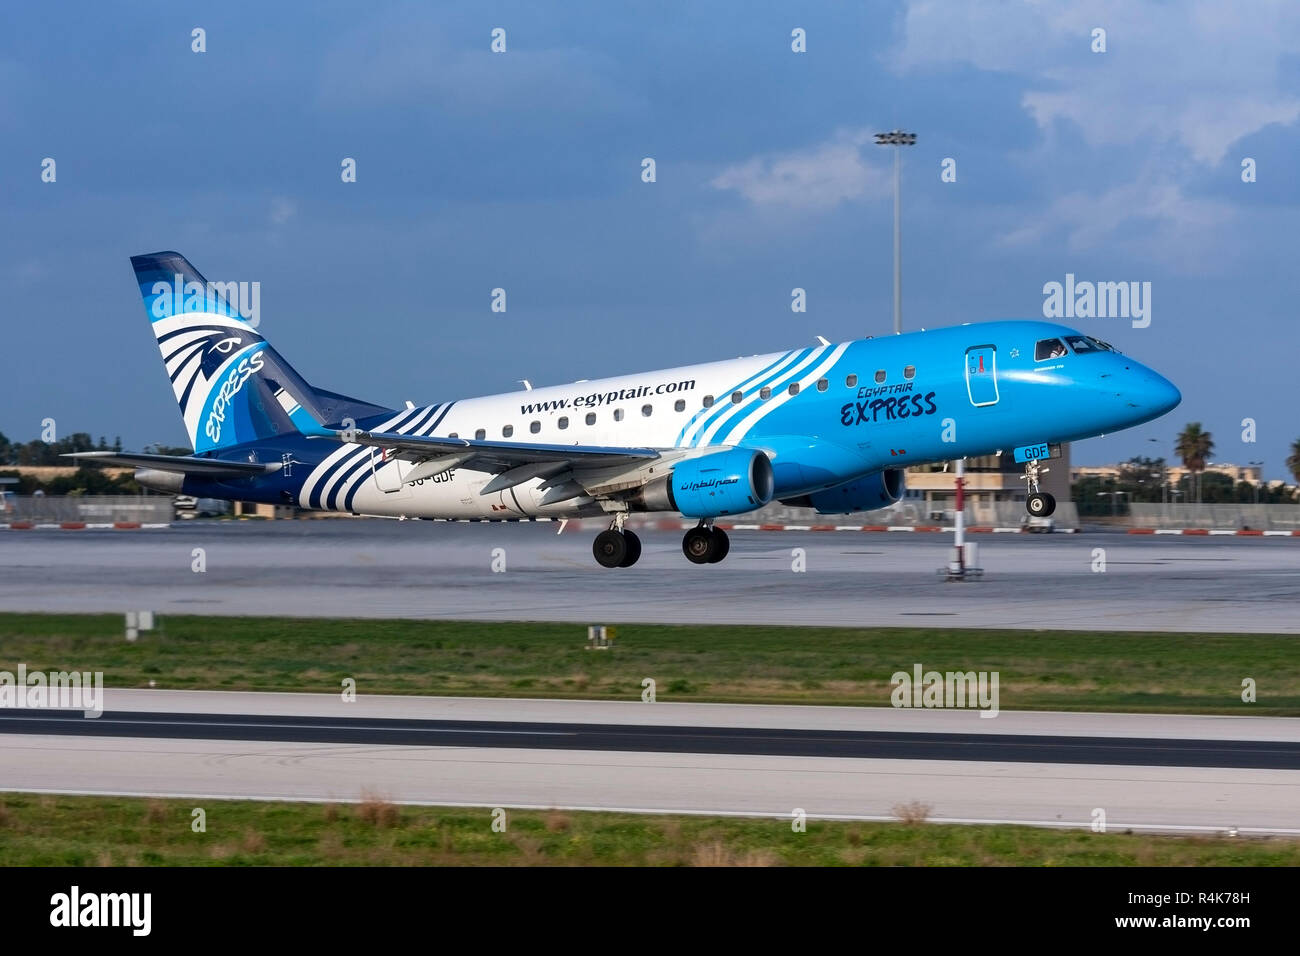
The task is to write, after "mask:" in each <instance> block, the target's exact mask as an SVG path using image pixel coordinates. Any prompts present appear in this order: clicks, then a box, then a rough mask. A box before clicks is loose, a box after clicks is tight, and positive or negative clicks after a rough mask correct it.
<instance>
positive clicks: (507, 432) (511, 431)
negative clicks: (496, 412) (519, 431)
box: [501, 425, 515, 438]
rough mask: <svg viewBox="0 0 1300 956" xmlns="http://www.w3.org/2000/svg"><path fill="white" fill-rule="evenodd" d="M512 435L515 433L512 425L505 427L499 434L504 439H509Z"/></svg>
mask: <svg viewBox="0 0 1300 956" xmlns="http://www.w3.org/2000/svg"><path fill="white" fill-rule="evenodd" d="M514 433H515V426H514V425H507V426H506V427H505V428H503V429H501V434H502V435H503V436H504V437H506V438H509V437H510V436H511V435H513V434H514Z"/></svg>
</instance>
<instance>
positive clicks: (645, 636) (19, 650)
mask: <svg viewBox="0 0 1300 956" xmlns="http://www.w3.org/2000/svg"><path fill="white" fill-rule="evenodd" d="M617 631H618V637H617V640H616V642H615V646H614V647H613V648H611V649H609V650H603V651H589V650H586V649H585V644H586V629H585V627H583V626H582V625H577V624H550V623H523V622H507V623H496V622H491V623H489V622H471V621H400V620H399V621H393V620H309V619H301V618H293V619H291V618H254V617H245V618H225V617H196V616H166V617H163V618H160V629H159V630H158V631H155V632H152V633H146V634H144V635H143V636H142V637H141V638H140V640H139V641H137V642H135V643H128V642H127V641H126V640H125V639H124V637H123V620H122V617H121V616H120V615H71V614H56V615H41V614H0V670H9V671H13V670H15V669H16V667H17V665H18V664H19V663H25V664H26V665H27V666H28V668H29V669H32V670H74V669H75V670H91V671H96V670H100V671H103V672H104V679H105V682H106V684H107V685H108V686H110V687H147V686H150V682H151V681H152V682H153V683H154V685H155V686H157V687H161V688H179V689H208V690H266V691H271V690H281V691H315V692H325V693H338V692H339V691H340V689H341V686H342V681H343V680H344V679H345V678H353V679H355V680H356V682H357V691H358V693H360V694H438V695H461V696H487V697H491V696H505V697H585V698H597V699H616V700H637V699H639V698H640V695H641V689H642V686H641V682H642V680H643V679H644V678H647V677H650V678H654V680H655V682H656V692H657V698H658V699H659V700H660V701H681V700H712V701H734V702H759V703H796V704H850V705H868V706H887V705H888V704H889V694H890V691H891V690H892V685H891V684H890V681H889V679H890V676H891V675H892V674H893V673H894V672H896V671H900V670H903V671H909V672H910V671H911V669H912V666H913V664H915V663H921V664H923V665H924V666H925V668H926V669H927V670H929V669H934V670H939V671H970V670H974V671H998V672H999V673H1000V675H1001V678H1000V694H1001V706H1002V708H1003V709H1047V710H1050V709H1070V710H1099V711H1149V712H1180V713H1194V712H1200V713H1225V714H1251V715H1289V716H1295V715H1300V654H1298V653H1297V651H1300V639H1297V638H1296V637H1294V636H1287V635H1268V634H1150V633H1115V632H1087V631H1001V632H999V631H987V630H959V629H951V630H944V629H928V628H927V629H904V628H793V627H761V626H760V627H753V626H704V625H698V626H687V625H680V626H678V625H674V626H668V625H660V624H654V625H651V624H628V625H620V626H619V627H618V628H617ZM1245 677H1251V678H1254V679H1255V681H1256V682H1257V685H1258V698H1259V699H1258V702H1257V703H1252V704H1247V703H1243V702H1242V700H1241V682H1242V679H1243V678H1245Z"/></svg>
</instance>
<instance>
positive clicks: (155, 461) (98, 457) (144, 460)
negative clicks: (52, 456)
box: [60, 451, 281, 478]
mask: <svg viewBox="0 0 1300 956" xmlns="http://www.w3.org/2000/svg"><path fill="white" fill-rule="evenodd" d="M60 457H63V458H76V459H83V458H84V459H86V460H88V461H91V462H94V463H96V464H100V465H124V466H126V467H127V468H152V469H154V470H155V471H172V472H177V473H179V474H184V475H202V476H204V477H206V478H249V477H252V476H254V475H266V474H270V473H271V472H273V471H279V470H280V467H281V465H280V462H278V461H277V462H275V463H274V464H258V463H255V462H251V461H218V460H217V459H215V458H199V457H197V456H194V455H145V454H134V453H131V452H118V451H74V452H71V453H69V454H66V455H62V456H60Z"/></svg>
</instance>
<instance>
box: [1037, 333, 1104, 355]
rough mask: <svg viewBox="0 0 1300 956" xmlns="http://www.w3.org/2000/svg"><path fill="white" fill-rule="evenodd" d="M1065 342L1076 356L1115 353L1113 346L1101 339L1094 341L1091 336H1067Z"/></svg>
mask: <svg viewBox="0 0 1300 956" xmlns="http://www.w3.org/2000/svg"><path fill="white" fill-rule="evenodd" d="M1065 341H1067V342H1069V343H1070V348H1072V349H1073V350H1074V351H1075V353H1076V354H1078V355H1089V354H1092V353H1094V352H1114V351H1116V349H1115V347H1114V346H1113V345H1110V344H1108V343H1106V342H1103V341H1102V340H1101V339H1094V338H1093V337H1092V336H1091V335H1067V336H1066V337H1065ZM1039 344H1040V345H1041V344H1042V343H1041V342H1040V343H1039Z"/></svg>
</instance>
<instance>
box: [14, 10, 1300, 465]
mask: <svg viewBox="0 0 1300 956" xmlns="http://www.w3.org/2000/svg"><path fill="white" fill-rule="evenodd" d="M312 10H313V13H312V14H311V15H310V16H308V15H305V14H304V13H302V12H301V11H300V9H297V8H286V7H282V6H281V5H276V4H266V3H258V4H253V3H240V2H234V3H220V4H217V3H212V4H204V3H196V4H187V5H180V4H171V3H168V4H164V3H144V2H140V3H130V4H111V5H109V4H92V3H81V4H78V3H73V4H61V5H60V4H55V5H54V7H52V8H51V7H48V6H46V7H40V6H32V5H24V6H22V7H20V8H16V9H11V10H9V11H7V12H6V18H7V21H8V22H7V29H5V30H3V31H0V182H3V184H4V190H3V194H2V196H0V210H3V217H2V219H0V221H2V222H3V224H4V227H5V228H4V229H2V230H0V292H2V293H3V302H4V306H5V311H6V316H5V322H4V341H3V346H0V431H3V432H5V433H6V434H7V435H8V436H9V437H10V438H12V439H15V440H28V439H30V438H34V437H36V436H37V434H38V432H39V430H40V422H41V420H42V419H44V418H47V417H53V418H54V419H55V420H56V421H57V422H58V425H59V430H60V432H61V433H67V432H72V431H87V432H90V433H92V434H93V435H95V436H98V435H100V434H104V435H107V436H109V438H110V440H111V439H112V436H114V435H118V434H120V435H121V436H122V438H123V441H124V443H125V444H126V445H127V446H128V447H131V448H137V449H138V448H140V447H141V446H142V445H144V444H145V443H147V442H154V441H159V442H163V443H166V444H182V443H183V442H184V431H183V428H182V426H181V422H180V416H179V413H178V412H177V410H176V406H175V403H174V402H173V401H172V399H171V396H170V392H169V388H168V385H167V381H166V377H165V376H164V374H163V372H162V369H161V363H160V360H159V357H158V355H157V351H156V349H155V347H154V346H153V344H152V340H151V336H150V334H149V330H148V323H147V320H146V318H145V315H144V312H143V307H142V306H141V304H140V301H139V298H138V294H137V291H136V289H135V287H134V283H133V281H132V276H131V272H130V266H129V263H128V261H127V259H128V257H129V256H130V255H132V254H135V253H141V252H152V251H156V250H160V249H176V250H179V251H180V252H182V253H184V254H185V255H186V256H187V257H188V258H189V259H190V260H191V261H192V262H193V263H194V264H195V266H197V267H198V269H199V270H200V271H202V272H204V273H205V274H206V275H207V276H208V278H210V279H215V280H244V281H258V282H260V283H261V327H260V331H262V332H263V334H265V335H266V337H267V338H268V339H270V340H271V341H272V342H273V343H274V344H275V345H276V347H277V348H278V349H279V350H280V351H281V352H282V353H283V354H284V355H285V356H286V357H287V358H288V359H289V360H290V361H291V362H293V364H294V365H295V366H296V367H297V368H298V369H299V371H301V372H302V373H303V374H304V376H305V377H306V378H307V379H308V380H309V381H312V382H313V383H314V384H317V385H320V386H322V387H325V388H330V389H334V390H338V391H344V392H347V393H350V394H354V395H357V396H359V397H362V398H366V399H369V400H374V401H379V402H384V403H389V404H400V403H401V402H402V401H403V400H405V399H408V398H409V399H412V400H415V401H419V402H423V401H435V400H443V399H448V398H456V397H464V396H469V395H479V394H488V393H492V392H497V391H506V390H508V389H510V388H512V387H514V383H515V381H516V380H517V379H521V378H528V379H531V380H532V381H533V382H534V383H535V384H550V383H557V382H566V381H572V380H574V379H578V378H595V377H598V376H603V375H610V374H619V373H623V372H634V371H638V370H645V369H651V368H656V367H664V366H672V365H679V364H685V363H688V362H692V361H707V360H712V359H718V358H727V357H731V356H735V355H738V354H750V353H754V352H764V351H773V350H779V349H786V348H790V347H794V346H797V345H803V344H806V343H809V342H811V341H813V338H814V336H816V335H824V336H826V337H827V338H829V339H832V340H842V339H847V338H853V337H859V336H862V335H870V334H886V333H888V332H889V330H890V329H891V322H892V319H891V311H890V310H891V308H892V288H891V275H892V261H891V245H890V242H891V232H890V229H891V221H892V220H891V216H892V199H891V196H892V193H891V180H890V165H889V163H890V157H889V151H888V150H884V149H880V148H878V147H875V146H873V145H870V137H869V134H870V133H871V132H874V131H878V130H885V129H891V128H894V127H896V126H903V127H905V128H907V129H910V130H914V131H916V132H917V133H918V135H919V137H920V139H919V142H918V144H917V145H916V146H915V147H912V148H910V149H908V151H907V153H906V156H905V167H904V213H905V216H904V323H905V326H906V327H907V328H919V327H935V326H941V325H951V324H956V323H959V322H967V321H971V322H974V321H981V320H986V319H994V318H1007V317H1026V318H1034V317H1040V316H1041V315H1042V307H1043V299H1044V296H1043V292H1042V289H1043V285H1044V283H1047V282H1052V281H1063V279H1064V277H1065V274H1066V273H1074V274H1075V275H1076V276H1077V277H1078V278H1079V279H1080V280H1083V279H1089V280H1094V281H1147V282H1150V283H1151V284H1152V322H1151V325H1150V327H1149V328H1146V329H1133V328H1131V327H1130V325H1129V322H1128V321H1126V320H1122V319H1091V320H1088V319H1080V320H1075V322H1074V324H1075V325H1077V326H1079V327H1081V328H1083V329H1084V330H1085V331H1087V332H1089V333H1092V334H1094V335H1097V336H1099V337H1101V338H1104V339H1107V340H1108V341H1111V342H1112V343H1114V344H1115V345H1116V346H1118V347H1119V348H1121V349H1122V350H1124V351H1127V352H1130V353H1132V354H1133V355H1134V356H1135V357H1137V358H1138V359H1139V360H1141V361H1143V362H1144V363H1146V364H1149V365H1151V366H1152V367H1154V368H1156V369H1158V370H1159V371H1161V372H1163V373H1164V374H1166V375H1167V376H1168V377H1169V378H1171V379H1172V380H1173V381H1174V382H1176V383H1177V384H1178V385H1179V386H1180V388H1181V389H1182V391H1183V395H1184V401H1183V405H1182V406H1181V407H1180V408H1179V409H1177V410H1175V412H1174V413H1173V414H1172V415H1170V416H1168V417H1166V418H1165V419H1162V420H1161V421H1159V422H1155V423H1152V424H1149V425H1146V426H1142V427H1140V428H1137V429H1134V430H1132V431H1130V432H1125V433H1122V434H1120V435H1115V436H1109V437H1106V438H1101V439H1094V440H1092V441H1088V442H1084V443H1080V444H1078V445H1076V446H1075V448H1074V460H1075V461H1076V462H1080V463H1100V462H1105V461H1113V460H1118V459H1121V458H1125V457H1128V456H1130V455H1133V454H1138V453H1142V454H1150V453H1153V452H1155V453H1160V454H1166V455H1168V456H1170V457H1172V448H1171V445H1172V436H1173V434H1174V433H1175V432H1176V431H1177V430H1178V429H1179V428H1180V427H1181V426H1182V425H1183V424H1185V423H1186V422H1188V421H1191V420H1199V421H1201V422H1202V423H1204V425H1205V426H1206V427H1207V428H1208V429H1209V430H1210V431H1212V432H1213V433H1214V435H1215V438H1216V441H1217V450H1216V453H1215V456H1214V458H1215V460H1220V461H1235V462H1238V463H1244V462H1246V461H1248V460H1263V461H1264V462H1265V463H1266V468H1265V471H1266V474H1268V475H1270V476H1272V477H1282V476H1283V474H1284V469H1283V466H1282V461H1283V459H1284V458H1285V457H1286V454H1287V446H1288V445H1289V444H1290V442H1291V441H1292V440H1294V439H1295V438H1297V437H1300V421H1297V416H1296V409H1297V407H1300V401H1298V398H1300V395H1298V392H1300V384H1298V382H1300V376H1297V374H1296V368H1295V366H1296V357H1297V348H1296V346H1297V342H1298V341H1300V336H1297V333H1296V331H1295V328H1296V326H1295V320H1296V314H1295V313H1296V303H1297V301H1300V269H1297V268H1296V265H1295V258H1296V252H1295V244H1296V240H1297V236H1300V228H1297V227H1298V226H1300V216H1298V212H1300V210H1298V208H1297V207H1298V206H1300V177H1297V175H1296V171H1297V168H1298V165H1297V162H1296V158H1297V154H1298V153H1300V5H1296V4H1293V3H1281V2H1278V3H1269V2H1248V3H1244V4H1232V5H1229V4H1222V3H1217V2H1187V3H1179V4H1150V3H1144V4H1133V3H1125V2H1113V3H1112V2H1097V3H1082V4H1037V3H1034V4H1023V3H988V4H980V3H973V4H953V3H937V2H898V3H866V4H850V3H846V2H843V0H832V2H824V3H806V4H798V5H792V4H778V3H740V2H736V3H729V2H710V3H707V4H689V3H676V2H668V3H664V4H656V5H640V6H637V5H624V4H617V5H614V4H608V3H562V4H561V3H538V2H527V3H491V2H479V3H464V4H450V3H449V4H437V5H430V4H425V3H409V4H407V3H383V2H376V3H372V4H368V5H366V6H365V7H364V9H362V8H358V7H357V5H356V4H351V3H348V4H343V3H322V4H315V5H313V7H312ZM56 14H57V15H56ZM194 27H203V28H204V29H205V30H206V31H207V52H206V53H202V54H196V53H193V52H191V49H190V45H191V39H190V35H191V30H192V29H193V28H194ZM497 27H500V28H502V29H504V30H505V31H506V42H507V52H506V53H504V54H494V53H492V52H491V51H490V49H489V44H490V40H491V37H490V34H491V31H492V30H493V29H494V28H497ZM796 27H798V28H802V29H803V30H805V31H806V34H807V52H806V53H801V54H796V53H794V52H792V51H791V30H793V29H795V28H796ZM1096 27H1101V28H1103V29H1105V30H1106V46H1107V50H1106V52H1105V53H1093V52H1092V51H1091V45H1092V42H1093V41H1092V31H1093V29H1094V28H1096ZM647 156H649V157H653V158H654V159H655V161H656V163H657V179H658V181H657V182H655V183H653V184H647V183H643V182H642V181H641V176H640V173H641V160H642V158H643V157H647ZM44 157H53V158H54V159H55V160H56V162H57V174H58V179H57V182H55V183H52V184H51V183H42V182H41V180H40V171H41V161H42V159H43V158H44ZM343 157H354V158H355V159H356V160H357V182H356V183H354V184H344V183H342V182H341V181H340V176H339V170H340V162H341V160H342V159H343ZM945 157H951V158H953V159H955V160H956V161H957V182H955V183H944V182H941V181H940V176H939V173H940V163H941V161H942V160H943V159H944V158H945ZM1245 157H1250V158H1252V159H1254V160H1255V162H1256V166H1257V177H1258V178H1257V181H1256V182H1254V183H1249V184H1248V183H1243V182H1242V180H1241V162H1242V159H1243V158H1245ZM796 286H798V287H802V288H804V289H806V290H807V296H808V311H807V313H805V314H795V313H792V312H791V310H790V291H791V289H792V288H794V287H796ZM496 287H503V288H505V289H506V290H507V296H508V311H507V312H506V313H505V314H499V313H493V312H491V311H490V308H489V306H490V294H491V290H492V289H493V288H496ZM1247 417H1250V418H1254V419H1255V420H1256V422H1257V423H1258V442H1257V444H1254V445H1248V444H1243V443H1242V441H1241V431H1242V429H1241V424H1240V423H1241V420H1242V419H1243V418H1247ZM1150 438H1155V439H1158V441H1157V442H1150V441H1148V439H1150Z"/></svg>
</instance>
